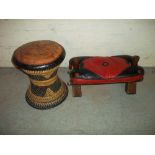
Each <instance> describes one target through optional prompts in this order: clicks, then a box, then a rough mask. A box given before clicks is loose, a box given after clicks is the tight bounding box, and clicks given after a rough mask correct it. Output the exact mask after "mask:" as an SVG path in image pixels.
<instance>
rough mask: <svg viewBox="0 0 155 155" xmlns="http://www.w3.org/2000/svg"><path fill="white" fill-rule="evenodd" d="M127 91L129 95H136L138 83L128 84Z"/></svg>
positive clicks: (126, 85)
mask: <svg viewBox="0 0 155 155" xmlns="http://www.w3.org/2000/svg"><path fill="white" fill-rule="evenodd" d="M125 91H126V93H127V94H136V82H129V83H126V84H125Z"/></svg>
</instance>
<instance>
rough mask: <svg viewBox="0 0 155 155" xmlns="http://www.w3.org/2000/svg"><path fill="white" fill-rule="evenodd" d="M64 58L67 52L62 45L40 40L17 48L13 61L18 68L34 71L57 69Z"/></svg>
mask: <svg viewBox="0 0 155 155" xmlns="http://www.w3.org/2000/svg"><path fill="white" fill-rule="evenodd" d="M64 57H65V50H64V48H63V47H62V46H61V45H60V44H58V43H57V42H54V41H50V40H39V41H33V42H29V43H27V44H24V45H22V46H20V47H19V48H17V49H16V50H15V52H14V54H13V57H12V61H13V63H14V64H15V65H16V66H17V67H21V68H24V69H30V70H33V69H45V68H46V67H55V66H57V65H58V64H60V63H61V62H62V61H63V59H64Z"/></svg>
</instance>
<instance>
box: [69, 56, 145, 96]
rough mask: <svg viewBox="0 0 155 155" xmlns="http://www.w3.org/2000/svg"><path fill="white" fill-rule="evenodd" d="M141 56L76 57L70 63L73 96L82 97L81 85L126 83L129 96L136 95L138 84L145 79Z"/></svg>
mask: <svg viewBox="0 0 155 155" xmlns="http://www.w3.org/2000/svg"><path fill="white" fill-rule="evenodd" d="M138 61H139V56H133V57H132V56H129V55H119V56H111V57H89V56H84V57H74V58H72V59H70V61H69V69H70V72H69V73H70V85H72V95H73V96H74V97H81V96H82V92H81V85H92V84H108V83H126V85H125V91H126V93H128V94H135V93H136V82H138V81H141V80H142V79H143V75H144V70H143V68H142V67H140V66H138Z"/></svg>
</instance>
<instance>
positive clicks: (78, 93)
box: [72, 85, 82, 97]
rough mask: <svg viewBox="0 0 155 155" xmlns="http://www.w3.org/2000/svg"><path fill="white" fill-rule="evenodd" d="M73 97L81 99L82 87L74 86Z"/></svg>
mask: <svg viewBox="0 0 155 155" xmlns="http://www.w3.org/2000/svg"><path fill="white" fill-rule="evenodd" d="M72 96H73V97H81V96H82V92H81V85H72Z"/></svg>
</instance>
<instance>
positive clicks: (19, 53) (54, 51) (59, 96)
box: [12, 40, 68, 109]
mask: <svg viewBox="0 0 155 155" xmlns="http://www.w3.org/2000/svg"><path fill="white" fill-rule="evenodd" d="M64 58H65V50H64V48H63V47H62V46H61V45H60V44H58V43H56V42H54V41H49V40H41V41H33V42H30V43H27V44H24V45H22V46H20V47H19V48H17V49H16V50H15V52H14V54H13V56H12V62H13V64H14V65H15V66H16V67H17V68H18V69H20V70H22V71H23V72H24V73H25V74H27V75H28V76H29V78H30V86H29V88H28V90H27V92H26V95H25V98H26V101H27V102H28V104H29V105H31V106H32V107H34V108H37V109H49V108H53V107H55V106H57V105H58V104H60V103H62V102H63V101H64V100H65V98H66V97H67V95H68V88H67V86H66V84H65V83H64V82H63V81H62V80H61V79H60V78H59V77H58V75H57V71H58V67H59V65H60V63H61V62H62V61H63V60H64Z"/></svg>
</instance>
